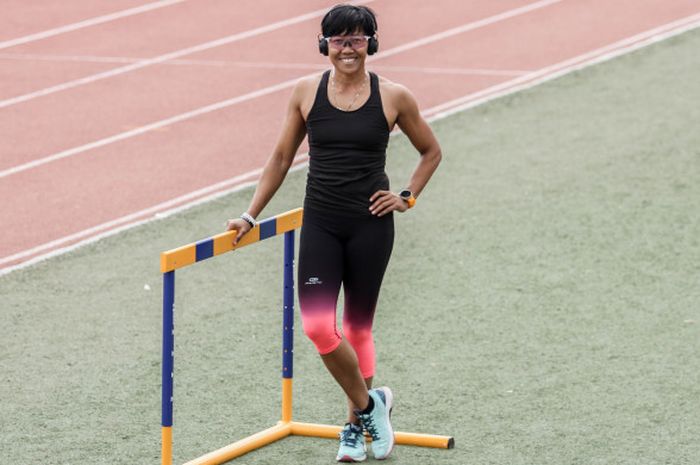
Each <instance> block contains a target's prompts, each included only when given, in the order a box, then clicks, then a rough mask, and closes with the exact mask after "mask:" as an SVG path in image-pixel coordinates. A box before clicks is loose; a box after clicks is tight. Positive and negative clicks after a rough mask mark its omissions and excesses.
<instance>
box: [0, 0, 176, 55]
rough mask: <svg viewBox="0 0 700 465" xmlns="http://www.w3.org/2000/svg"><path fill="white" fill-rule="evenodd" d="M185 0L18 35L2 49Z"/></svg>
mask: <svg viewBox="0 0 700 465" xmlns="http://www.w3.org/2000/svg"><path fill="white" fill-rule="evenodd" d="M184 1H185V0H160V1H157V2H153V3H147V4H145V5H141V6H137V7H133V8H128V9H126V10H121V11H117V12H114V13H108V14H106V15H102V16H95V17H94V18H90V19H86V20H83V21H78V22H76V23H71V24H66V25H64V26H60V27H56V28H53V29H47V30H45V31H42V32H36V33H34V34H29V35H26V36H23V37H17V38H16V39H10V40H5V41H3V42H0V50H2V49H5V48H10V47H14V46H17V45H22V44H26V43H29V42H35V41H37V40H41V39H46V38H48V37H53V36H57V35H59V34H64V33H66V32H72V31H76V30H78V29H83V28H86V27H90V26H94V25H96V24H102V23H107V22H109V21H114V20H115V19H121V18H126V17H127V16H133V15H137V14H139V13H145V12H147V11H152V10H156V9H158V8H163V7H166V6H170V5H174V4H176V3H182V2H184Z"/></svg>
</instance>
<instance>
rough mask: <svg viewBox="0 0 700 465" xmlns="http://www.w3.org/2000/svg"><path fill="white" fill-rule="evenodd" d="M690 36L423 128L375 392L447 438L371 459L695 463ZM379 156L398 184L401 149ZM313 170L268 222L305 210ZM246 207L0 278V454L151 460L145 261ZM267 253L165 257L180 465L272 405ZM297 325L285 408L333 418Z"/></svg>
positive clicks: (275, 282) (156, 366) (236, 198)
mask: <svg viewBox="0 0 700 465" xmlns="http://www.w3.org/2000/svg"><path fill="white" fill-rule="evenodd" d="M697 50H700V32H698V31H696V32H691V33H686V34H684V35H682V36H679V37H676V38H673V39H670V40H667V41H665V42H663V43H660V44H657V45H655V46H653V47H649V48H646V49H644V50H641V51H639V52H636V53H634V54H631V55H627V56H624V57H622V58H619V59H616V60H614V61H611V62H608V63H604V64H602V65H598V66H595V67H593V68H589V69H586V70H583V71H580V72H577V73H575V74H572V75H569V76H566V77H564V78H561V79H558V80H556V81H552V82H549V83H547V84H546V85H542V86H539V87H536V88H534V89H531V90H529V91H527V92H522V93H518V94H516V95H512V96H509V97H506V98H502V99H499V100H497V101H494V102H492V103H489V104H487V105H483V106H480V107H477V108H474V109H472V110H469V111H467V112H464V113H461V114H458V115H455V116H452V117H450V118H448V119H444V120H441V121H438V122H436V123H435V124H434V128H435V131H436V133H437V135H438V138H439V140H440V141H441V143H442V146H443V152H444V155H445V158H444V162H443V165H442V166H441V167H440V169H439V171H438V173H437V175H436V177H435V178H434V180H433V181H432V183H431V184H430V186H429V188H428V189H427V191H426V192H425V195H424V196H423V197H421V199H420V202H419V203H418V208H416V209H415V210H412V211H411V212H410V213H408V214H404V215H400V216H399V217H397V221H396V223H397V242H396V245H395V252H394V256H393V258H392V262H391V264H390V266H389V270H388V274H387V277H386V279H385V287H384V290H383V294H382V296H381V301H380V306H379V310H378V315H377V321H376V329H375V336H376V339H377V350H378V367H379V370H378V375H377V378H376V381H377V383H379V384H387V385H390V386H391V387H392V389H393V390H394V392H395V395H396V398H397V405H396V408H395V410H394V424H395V427H396V428H397V429H398V430H402V431H420V432H432V433H438V434H450V435H454V437H455V439H456V448H455V449H454V450H449V451H446V450H429V449H420V448H411V447H398V448H397V449H396V450H395V453H394V455H393V456H392V457H391V458H390V459H389V460H388V461H387V463H396V464H436V465H440V464H450V465H462V464H479V465H485V464H494V465H496V464H498V465H519V464H522V465H535V464H536V465H543V464H551V465H563V464H630V465H641V464H674V465H675V464H694V463H697V460H698V457H700V444H699V442H698V438H699V437H700V360H699V358H698V354H699V353H700V284H699V283H700V183H699V182H698V180H699V179H700V130H698V128H699V124H698V123H699V122H700V105H699V104H698V102H700V84H699V83H700V54H698V53H697ZM389 159H390V162H389V167H388V169H389V172H390V174H391V177H392V180H393V185H394V186H395V187H399V186H401V185H403V183H404V182H405V180H406V179H407V177H408V174H409V173H410V171H411V169H412V167H413V166H414V164H415V161H416V157H415V155H414V153H413V151H412V149H411V147H410V144H409V143H408V142H407V141H406V139H405V138H403V137H401V136H399V137H395V138H393V139H392V142H391V147H390V153H389ZM304 180H305V172H295V173H292V174H290V176H289V177H288V180H287V181H286V183H285V185H284V186H283V188H282V190H281V191H280V193H279V194H278V195H277V196H276V198H275V199H274V200H273V202H272V204H271V205H270V206H268V208H267V209H266V211H265V213H264V214H263V216H270V215H273V214H276V213H279V212H282V211H284V210H288V209H291V208H294V207H297V206H299V205H301V203H302V198H303V186H304ZM250 196H251V190H245V191H242V192H239V193H236V194H233V195H230V196H228V197H226V198H222V199H220V200H217V201H215V202H211V203H209V204H206V205H203V206H200V207H197V208H194V209H191V210H188V211H186V212H184V213H181V214H178V215H176V216H173V217H169V218H166V219H163V220H160V221H156V222H153V223H150V224H148V225H145V226H142V227H139V228H136V229H133V230H130V231H128V232H125V233H122V234H120V235H118V236H115V237H111V238H108V239H105V240H102V241H100V242H98V243H95V244H93V245H90V246H87V247H84V248H81V249H79V250H77V251H75V252H72V253H69V254H66V255H63V256H60V257H58V258H54V259H51V260H48V261H46V262H43V263H41V264H39V265H37V266H33V267H31V268H27V269H23V270H20V271H16V272H13V273H11V274H9V275H6V276H2V277H0V295H1V296H2V313H1V316H2V325H0V367H1V370H0V399H1V402H0V463H2V464H61V465H68V464H71V465H73V464H110V465H114V464H156V463H159V460H160V459H159V456H160V455H159V454H160V342H161V340H160V334H161V326H160V324H161V323H160V318H161V313H160V312H161V290H160V286H161V284H160V280H161V277H160V274H159V270H158V266H159V253H160V252H161V251H163V250H166V249H170V248H173V247H176V246H179V245H182V244H185V243H188V242H192V241H194V240H197V239H201V238H203V237H207V236H210V235H212V234H213V233H216V232H219V231H220V230H221V229H222V227H223V224H224V221H225V219H226V218H227V217H228V216H229V215H231V214H236V213H238V212H240V211H243V210H244V209H245V207H246V206H247V203H248V201H249V198H250ZM281 262H282V239H281V238H275V239H270V240H268V241H265V242H262V243H260V244H258V245H255V246H253V247H249V248H246V249H242V250H240V251H237V252H234V253H232V254H228V255H226V256H225V257H220V258H216V259H212V260H209V261H207V262H205V263H204V264H201V265H198V266H195V267H191V268H188V269H186V270H183V271H181V272H178V285H177V288H176V289H177V297H176V323H175V324H176V355H175V367H176V377H175V418H174V436H175V446H174V447H175V460H176V463H182V462H184V461H186V460H189V459H191V458H194V457H197V456H199V455H201V454H203V453H205V452H208V451H210V450H213V449H216V448H218V447H221V446H224V445H226V444H229V443H231V442H233V441H235V440H237V439H240V438H242V437H244V436H247V435H248V434H251V433H253V432H256V431H259V430H261V429H263V428H266V427H268V426H271V425H272V424H274V423H275V422H276V421H277V420H278V417H279V403H280V363H281V361H280V359H281V356H280V346H281V339H280V338H281V310H280V305H281V303H280V302H281V286H282V283H281V269H282V263H281ZM146 284H148V285H149V286H150V287H151V290H150V291H149V290H145V289H144V285H146ZM297 323H298V324H297V334H296V336H297V337H296V341H295V342H296V350H295V355H296V359H295V419H297V420H300V421H312V422H318V423H340V422H341V421H342V420H343V418H344V404H343V397H342V395H341V392H340V391H339V389H338V388H336V387H335V385H334V383H333V382H332V381H331V379H330V377H329V376H328V375H327V374H326V373H325V370H324V369H323V367H322V364H321V362H320V360H319V359H318V356H317V355H316V353H315V350H314V348H313V346H312V344H311V343H310V342H308V341H307V340H306V339H305V337H304V336H303V335H302V334H301V331H300V329H301V324H300V322H299V321H298V318H297ZM335 449H336V444H335V443H334V442H332V441H328V440H323V439H310V438H290V439H285V440H284V441H281V442H278V443H276V444H274V445H271V446H268V447H266V448H265V449H262V450H260V451H256V452H253V453H251V454H249V455H246V456H245V457H244V458H242V459H240V460H239V462H240V463H245V464H272V463H287V464H330V463H333V458H334V455H335ZM370 460H371V459H370ZM235 463H238V462H235Z"/></svg>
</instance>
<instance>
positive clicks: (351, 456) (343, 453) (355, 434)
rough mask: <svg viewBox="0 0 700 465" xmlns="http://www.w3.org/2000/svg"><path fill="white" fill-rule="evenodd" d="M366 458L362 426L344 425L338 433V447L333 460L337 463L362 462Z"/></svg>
mask: <svg viewBox="0 0 700 465" xmlns="http://www.w3.org/2000/svg"><path fill="white" fill-rule="evenodd" d="M366 458H367V446H366V445H365V435H364V434H363V433H362V426H360V425H353V424H352V423H346V424H345V427H344V428H343V430H342V431H341V432H340V447H339V448H338V455H336V456H335V459H336V460H337V461H338V462H362V461H363V460H365V459H366Z"/></svg>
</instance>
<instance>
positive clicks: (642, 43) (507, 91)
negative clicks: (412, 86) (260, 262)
mask: <svg viewBox="0 0 700 465" xmlns="http://www.w3.org/2000/svg"><path fill="white" fill-rule="evenodd" d="M698 27H700V21H697V22H693V23H690V24H686V25H685V26H682V27H679V28H678V29H673V30H670V31H666V32H665V33H662V34H655V35H653V36H651V37H649V38H647V39H646V40H640V41H639V42H637V43H634V44H631V45H628V46H626V47H623V48H620V49H618V50H613V51H610V52H609V53H607V54H605V55H601V56H599V57H595V58H592V59H590V60H589V61H586V62H581V63H579V64H577V65H572V66H571V67H570V68H565V69H561V70H559V71H557V72H555V73H553V74H552V75H551V76H542V77H541V78H539V79H537V80H534V81H531V82H528V83H524V84H522V85H519V86H516V87H514V88H513V89H503V90H502V91H500V92H497V93H494V94H492V95H489V96H486V97H484V98H482V99H479V100H476V101H473V102H468V103H467V104H464V105H458V106H456V107H455V108H453V109H451V110H445V111H442V112H440V113H436V114H434V115H433V116H431V117H430V118H429V122H434V121H438V120H440V119H444V118H446V117H448V116H451V115H453V114H455V113H459V112H461V111H464V110H467V109H469V108H472V107H475V106H478V105H481V104H484V103H487V102H490V101H493V100H496V99H498V98H501V97H504V96H507V95H510V94H513V93H517V92H520V91H522V90H526V89H529V88H532V87H536V86H538V85H540V84H542V83H545V82H547V81H550V80H553V79H556V78H559V77H562V76H564V75H566V74H570V73H572V72H576V71H579V70H581V69H583V68H586V67H589V66H593V65H596V64H599V63H602V62H605V61H609V60H611V59H613V58H616V57H618V56H621V55H625V54H628V53H631V52H634V51H636V50H639V49H641V48H644V47H647V46H649V45H652V44H655V43H658V42H661V41H663V40H666V39H669V38H671V37H674V36H677V35H680V34H683V33H684V32H688V31H691V30H693V29H697V28H698ZM654 30H658V28H657V29H654ZM305 155H306V154H304V155H302V156H301V157H300V158H303V157H304V156H305ZM307 164H308V161H307V160H304V161H302V162H300V163H298V164H296V165H295V166H293V167H292V168H291V169H290V172H293V171H297V170H300V169H302V168H305V167H306V166H307ZM241 176H245V174H244V175H241ZM224 182H226V181H224ZM256 184H257V181H249V182H246V183H244V184H241V185H237V186H234V187H232V188H229V189H226V190H223V191H220V192H217V193H214V194H212V195H210V196H206V197H202V198H200V199H197V200H196V201H193V202H191V203H187V204H185V205H181V206H179V207H176V208H173V209H171V210H167V211H164V212H161V213H158V214H157V215H155V216H154V217H152V218H147V219H144V220H141V221H138V222H134V223H130V224H126V225H124V226H122V227H119V228H117V229H113V230H109V231H105V232H104V233H102V234H99V235H97V236H94V237H91V238H88V239H85V240H83V241H80V242H78V243H76V244H72V245H70V246H67V247H63V248H60V249H57V250H54V251H51V252H49V253H46V254H43V255H40V256H37V257H34V258H32V259H30V260H27V261H25V262H22V263H19V264H17V265H13V266H10V267H6V268H0V276H3V275H5V274H9V273H11V272H12V271H16V270H19V269H22V268H25V267H28V266H31V265H34V264H36V263H39V262H41V261H44V260H47V259H49V258H52V257H55V256H58V255H62V254H64V253H66V252H69V251H72V250H75V249H77V248H79V247H82V246H84V245H88V244H91V243H94V242H97V241H99V240H101V239H104V238H106V237H109V236H112V235H115V234H118V233H119V232H122V231H125V230H127V229H131V228H134V227H137V226H140V225H144V224H147V223H150V222H153V221H157V220H160V219H162V218H166V217H168V216H171V215H173V214H177V213H180V212H182V211H185V210H188V209H190V208H192V207H195V206H197V205H201V204H203V203H206V202H209V201H212V200H215V199H217V198H220V197H223V196H226V195H228V194H231V193H234V192H237V191H240V190H243V189H245V188H247V187H251V186H254V185H256ZM151 208H153V207H151ZM137 213H138V212H137ZM134 215H136V213H135V214H134ZM59 240H60V239H59ZM39 247H41V246H39ZM35 249H36V248H34V249H30V250H35ZM21 253H22V252H21ZM28 255H30V254H28ZM4 260H5V259H3V261H4Z"/></svg>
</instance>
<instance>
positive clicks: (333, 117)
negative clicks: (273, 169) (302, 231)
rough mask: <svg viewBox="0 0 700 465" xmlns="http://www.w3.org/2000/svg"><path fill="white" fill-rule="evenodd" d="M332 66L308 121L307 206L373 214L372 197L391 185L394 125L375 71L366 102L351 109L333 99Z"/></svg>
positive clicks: (320, 84) (342, 211)
mask: <svg viewBox="0 0 700 465" xmlns="http://www.w3.org/2000/svg"><path fill="white" fill-rule="evenodd" d="M329 76H330V71H326V72H325V73H323V77H322V78H321V82H320V83H319V85H318V89H317V91H316V99H315V100H314V104H313V106H312V107H311V111H310V112H309V116H308V117H307V120H306V130H307V133H308V136H309V174H308V177H307V181H306V198H305V199H304V207H306V208H311V209H313V210H320V211H324V212H334V213H340V214H347V215H353V216H354V215H358V216H370V215H371V214H370V212H369V205H370V202H369V198H370V196H371V195H372V194H373V193H374V192H376V191H377V190H378V189H389V178H388V176H387V175H386V172H385V171H384V166H385V163H386V147H387V145H388V143H389V125H388V123H387V121H386V117H385V116H384V110H383V108H382V99H381V96H380V94H379V79H378V78H377V75H376V74H374V73H369V76H370V95H369V99H368V100H367V102H366V103H365V104H364V105H362V106H361V107H360V108H358V109H356V110H352V111H343V110H339V109H337V108H335V107H334V106H333V105H331V103H330V102H329V100H328V90H327V89H328V78H329Z"/></svg>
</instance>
